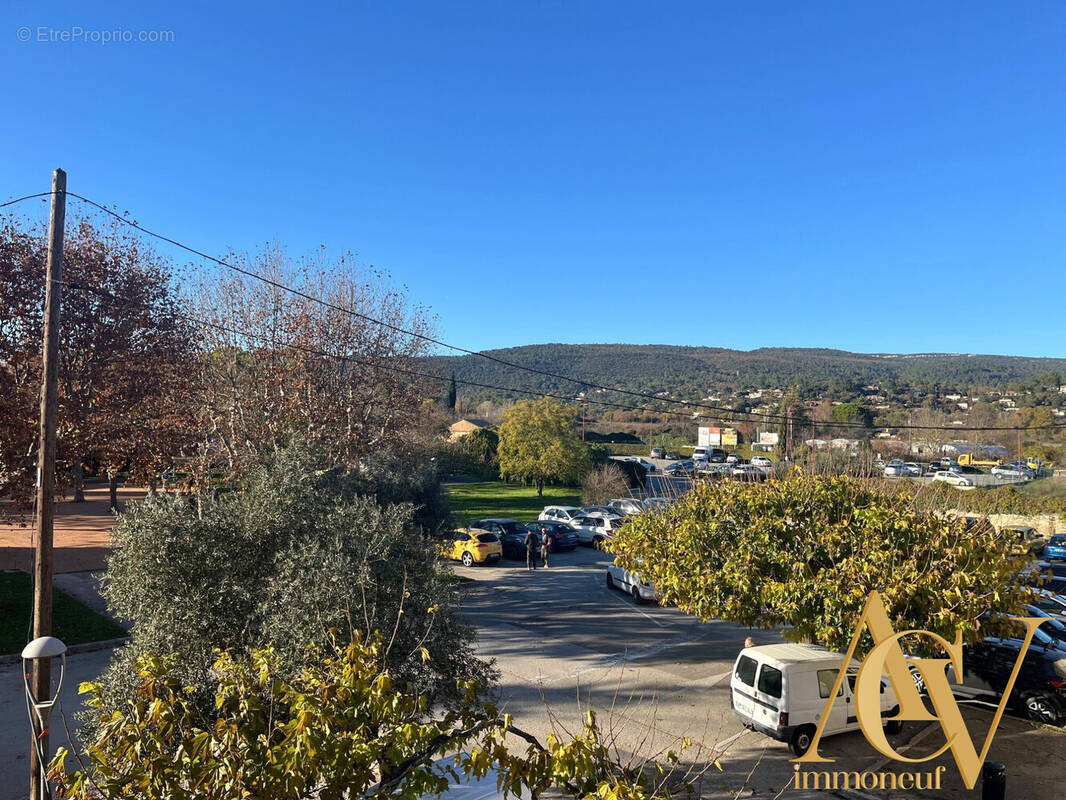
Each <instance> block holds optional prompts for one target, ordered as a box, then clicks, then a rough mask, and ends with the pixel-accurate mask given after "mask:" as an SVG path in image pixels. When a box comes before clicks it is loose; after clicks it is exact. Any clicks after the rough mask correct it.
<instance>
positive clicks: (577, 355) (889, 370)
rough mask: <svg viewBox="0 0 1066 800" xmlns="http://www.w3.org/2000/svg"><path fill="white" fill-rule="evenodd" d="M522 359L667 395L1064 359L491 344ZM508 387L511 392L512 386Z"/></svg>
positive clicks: (933, 377) (499, 381)
mask: <svg viewBox="0 0 1066 800" xmlns="http://www.w3.org/2000/svg"><path fill="white" fill-rule="evenodd" d="M486 352H487V353H489V354H491V355H493V356H495V357H496V358H500V359H503V360H505V361H510V362H513V363H516V364H520V365H522V366H525V367H530V368H533V369H538V370H543V371H545V372H554V373H558V374H562V375H571V376H574V377H578V378H581V379H584V380H588V381H589V382H591V383H596V384H601V385H604V386H610V387H612V388H620V389H628V390H635V391H641V392H647V393H651V394H655V393H658V392H669V393H671V395H672V396H673V397H675V398H676V397H697V398H699V397H704V396H706V395H707V394H708V393H717V392H722V391H736V390H741V389H759V388H785V387H788V386H791V385H793V384H794V383H796V382H797V381H800V382H802V383H804V384H806V385H808V386H810V387H811V388H815V389H823V388H827V387H828V386H829V383H830V381H833V380H846V381H849V382H857V383H859V384H880V383H896V384H903V385H907V386H931V385H938V386H939V387H940V388H941V389H951V388H958V389H967V388H977V387H981V388H1004V387H1007V386H1009V385H1011V384H1017V383H1025V382H1027V381H1031V380H1032V379H1034V378H1036V377H1037V376H1040V375H1046V374H1048V373H1058V374H1059V375H1064V374H1066V359H1059V358H1032V357H1028V356H998V355H969V354H947V353H921V354H913V355H900V354H891V353H884V354H869V353H850V352H847V351H844V350H830V349H817V348H760V349H757V350H749V351H743V350H727V349H724V348H719V347H680V346H674V345H633V344H583V345H569V344H538V345H526V346H523V347H511V348H504V349H501V350H490V351H486ZM428 364H429V365H430V366H431V367H432V368H433V369H434V370H435V371H436V372H438V373H439V374H442V375H448V374H450V373H451V372H454V373H455V376H456V379H457V380H458V381H460V382H462V381H473V382H477V383H484V384H494V385H498V386H504V387H509V388H515V389H524V390H527V391H534V392H557V393H560V394H571V395H572V394H577V393H578V392H580V391H581V387H580V386H579V385H577V384H574V383H572V382H570V381H563V380H559V379H557V378H552V377H548V376H544V375H536V374H533V373H530V372H525V371H520V370H516V369H514V368H512V367H508V366H505V365H503V364H499V363H495V362H493V361H490V360H488V359H485V358H481V357H479V356H471V355H467V356H435V357H431V358H429V359H428ZM460 393H461V395H463V397H464V399H465V400H466V401H468V402H469V401H470V400H483V399H498V398H501V397H505V396H508V393H507V392H502V391H497V390H491V389H480V388H477V387H470V386H461V387H460ZM511 396H513V397H517V396H518V393H512V394H511Z"/></svg>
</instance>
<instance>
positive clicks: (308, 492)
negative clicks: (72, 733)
mask: <svg viewBox="0 0 1066 800" xmlns="http://www.w3.org/2000/svg"><path fill="white" fill-rule="evenodd" d="M367 480H368V479H367V477H366V473H365V472H364V473H362V474H361V475H360V477H359V479H358V480H353V479H351V478H350V477H349V476H348V474H347V473H346V472H345V471H344V470H343V468H339V467H338V468H334V467H333V466H332V464H331V462H329V461H327V460H325V459H323V458H320V457H319V456H317V455H316V454H315V452H314V451H312V450H310V449H308V448H305V447H294V448H290V449H285V450H282V451H279V453H278V454H277V455H276V457H275V458H274V459H273V460H272V462H270V463H268V464H266V465H262V466H259V467H256V468H253V469H250V470H249V472H248V473H247V476H246V479H245V481H244V482H243V483H242V485H240V486H239V487H238V488H237V490H236V491H233V492H231V493H228V494H222V495H220V496H218V497H210V496H201V497H199V498H198V499H197V500H196V501H195V502H189V501H186V500H184V499H175V498H157V499H151V498H150V499H148V500H146V501H144V502H143V503H140V504H136V505H134V506H132V508H131V509H130V510H129V511H128V512H127V513H125V514H124V515H123V516H122V517H121V519H120V521H119V523H118V525H117V527H116V528H115V531H114V533H113V535H112V554H111V556H110V557H109V559H108V568H107V572H106V573H105V575H104V576H103V581H102V593H103V595H104V597H105V598H106V600H107V602H108V606H109V608H110V609H111V611H112V612H113V613H114V614H116V615H117V616H118V617H120V618H124V619H132V620H135V625H134V628H133V640H132V642H131V644H130V645H128V646H127V647H124V648H121V649H120V650H118V651H116V655H115V657H114V660H113V663H112V666H111V668H110V669H109V670H108V672H107V673H106V674H105V676H104V678H103V680H102V684H103V687H102V690H101V696H102V698H103V699H104V701H105V702H106V703H108V704H110V705H111V706H112V707H114V708H117V707H119V706H120V705H121V703H122V702H124V701H125V700H128V699H129V697H130V696H131V693H132V692H133V691H134V690H135V686H134V685H133V684H132V683H131V676H132V675H133V670H132V665H133V664H134V663H135V662H136V660H137V658H138V657H139V656H141V655H142V654H145V653H159V654H164V655H171V654H173V656H174V658H175V661H174V664H173V669H174V670H176V671H177V672H178V673H179V674H181V675H182V676H183V680H185V681H186V682H187V683H188V684H189V685H190V686H194V687H199V688H200V689H201V690H202V689H203V688H204V687H206V686H209V685H210V683H211V677H210V670H211V665H212V663H213V661H214V656H213V652H214V650H215V649H216V648H230V649H233V650H234V651H235V652H237V653H248V652H249V651H250V650H251V649H253V648H256V647H264V646H268V645H269V646H271V647H272V648H273V649H274V651H275V652H276V654H277V657H278V659H279V666H280V668H281V669H284V670H288V671H289V673H290V674H292V673H294V672H296V671H297V670H298V669H299V668H300V666H301V665H302V663H303V658H304V648H305V646H306V645H308V644H313V643H316V642H319V643H320V642H323V641H325V640H326V639H327V638H328V637H329V636H330V635H331V634H330V631H331V630H338V631H340V634H339V635H340V637H341V640H342V641H345V640H347V639H350V638H351V637H352V636H354V634H355V633H360V634H362V635H363V636H369V635H370V634H371V633H372V632H373V631H379V630H381V631H388V632H389V635H390V638H391V639H392V642H393V646H392V648H391V649H390V653H392V654H393V655H395V656H396V658H397V659H399V658H400V654H402V653H409V652H411V651H412V650H414V649H415V648H416V647H424V648H425V649H426V650H427V652H428V653H429V654H430V655H431V658H430V659H429V660H428V661H425V662H423V661H421V660H416V661H410V660H398V661H395V662H390V666H391V667H392V668H393V669H394V671H395V674H396V676H397V678H398V679H401V680H403V681H410V682H411V683H412V685H413V686H414V687H415V688H416V690H417V691H419V692H420V693H425V694H426V695H427V696H429V697H431V698H432V699H433V700H434V701H435V702H436V701H445V700H447V698H448V697H449V696H450V693H452V692H453V691H454V687H455V681H456V679H457V678H460V677H462V678H467V679H477V680H481V681H487V680H489V679H490V678H491V677H492V671H491V670H490V668H489V667H488V666H487V665H485V664H484V663H483V662H481V661H480V660H478V659H477V658H475V656H474V654H473V648H472V641H473V633H472V630H471V629H470V628H469V627H468V626H467V625H465V624H464V623H462V622H461V621H460V620H459V619H458V618H457V616H456V614H455V599H454V598H455V593H454V590H453V589H454V587H453V579H452V577H451V575H450V573H449V572H447V571H446V570H445V569H443V568H442V566H441V564H440V562H439V559H438V558H437V541H438V540H437V539H436V538H435V535H434V534H435V532H436V531H435V529H434V528H430V529H428V530H427V528H426V527H425V526H424V525H420V524H418V522H417V520H418V519H419V517H420V516H426V515H427V514H429V513H430V511H432V510H431V509H430V510H427V508H426V507H425V504H424V503H422V504H420V506H419V507H417V508H416V506H415V505H414V504H412V503H410V502H403V501H402V500H403V496H404V494H407V495H408V496H417V493H418V492H417V491H416V490H419V488H420V487H419V486H418V485H415V486H410V485H408V486H406V487H405V485H404V484H399V483H396V482H390V481H389V480H387V479H386V477H385V475H384V474H379V475H378V476H377V478H376V483H375V484H374V485H370V484H368V483H367ZM421 491H422V492H423V493H424V494H428V492H427V490H426V487H424V486H423V487H421ZM433 513H439V514H442V515H443V514H445V513H446V509H445V508H444V506H443V504H440V507H439V508H438V509H437V511H436V512H433ZM424 521H430V520H428V519H427V520H424ZM430 608H432V609H433V613H427V609H430ZM200 696H201V697H204V696H205V695H203V693H201V695H200Z"/></svg>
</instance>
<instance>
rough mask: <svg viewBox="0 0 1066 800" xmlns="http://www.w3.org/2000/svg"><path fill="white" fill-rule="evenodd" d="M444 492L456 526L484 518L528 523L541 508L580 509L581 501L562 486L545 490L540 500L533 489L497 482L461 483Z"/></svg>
mask: <svg viewBox="0 0 1066 800" xmlns="http://www.w3.org/2000/svg"><path fill="white" fill-rule="evenodd" d="M446 488H447V490H448V502H449V503H450V504H451V507H452V513H453V514H454V515H455V522H456V524H457V525H465V524H466V523H468V522H471V521H472V520H475V519H481V518H483V517H507V518H509V519H517V520H519V521H520V522H531V521H533V520H535V519H536V518H537V515H538V514H540V512H541V509H542V508H544V506H580V505H581V497H580V496H579V495H578V494H577V492H576V491H575V490H574V489H572V488H568V487H564V486H545V487H544V496H543V497H537V487H535V486H522V485H521V484H518V483H501V482H500V481H484V482H482V483H461V484H455V485H454V486H448V487H446Z"/></svg>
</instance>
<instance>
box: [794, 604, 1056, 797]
mask: <svg viewBox="0 0 1066 800" xmlns="http://www.w3.org/2000/svg"><path fill="white" fill-rule="evenodd" d="M1013 619H1015V620H1017V621H1018V622H1021V623H1022V624H1024V625H1025V628H1026V631H1025V642H1024V644H1023V645H1022V648H1021V650H1019V651H1018V657H1017V658H1016V659H1015V661H1014V669H1013V670H1012V671H1011V674H1010V680H1008V681H1007V685H1006V687H1005V688H1004V690H1003V696H1002V697H1001V698H1000V701H999V706H998V707H997V708H996V714H995V716H994V717H993V718H992V726H991V727H990V728H989V729H988V734H987V735H986V736H985V741H984V744H983V745H982V747H981V752H980V753H978V752H977V748H976V747H975V745H974V743H973V740H972V739H971V738H970V734H969V732H968V731H967V730H966V723H965V722H964V721H963V719H962V712H961V711H959V705H958V703H957V702H956V701H955V696H954V695H953V694H952V692H951V686H950V684H949V683H948V678H947V674H946V670H947V665H948V664H949V663H950V664H951V666H952V667H953V668H954V670H955V674H956V675H963V674H964V672H963V667H962V634H961V633H957V634H956V635H955V641H954V643H951V642H948V641H947V640H946V639H944V638H943V637H942V636H939V635H937V634H935V633H932V632H930V631H923V630H909V631H900V632H899V633H897V632H896V631H894V630H893V629H892V622H891V621H890V620H889V618H888V613H887V612H886V611H885V604H884V602H883V601H882V600H881V595H880V594H879V593H878V592H871V593H870V595H869V597H868V598H867V599H866V607H865V608H864V609H863V612H862V616H861V617H860V618H859V624H858V626H856V628H855V635H854V636H852V637H851V645H850V646H849V647H848V652H847V655H846V656H845V657H844V661H843V663H842V664H841V665H840V671H839V672H838V673H837V677H836V682H835V683H834V684H833V689H832V691H831V692H830V693H829V700H828V701H827V702H826V705H825V709H824V710H823V711H822V716H821V719H820V720H819V721H818V728H817V730H816V731H815V734H814V739H813V740H812V741H811V746H810V749H808V750H807V752H806V753H805V754H804V755H803V756H801V757H800V758H794V759H792V760H793V761H795V762H798V763H797V764H796V766H795V769H796V773H795V775H794V778H795V784H794V788H797V789H849V788H854V789H896V788H899V789H939V788H940V776H941V772H942V771H943V770H944V767H937V769H936V772H935V773H933V772H926V773H924V775H923V774H922V773H920V772H919V773H913V772H901V773H899V774H897V773H894V772H881V773H874V772H828V771H810V772H807V771H801V764H804V763H807V764H809V763H832V762H833V759H831V758H823V757H822V756H820V755H819V754H818V742H819V740H820V739H821V738H822V731H823V730H824V728H825V724H826V721H827V720H828V719H829V712H830V709H831V708H832V705H833V701H834V700H835V699H836V696H837V693H838V692H840V690H841V686H842V684H843V681H844V677H845V673H846V671H847V668H848V665H849V664H850V663H851V660H852V658H853V656H854V655H855V646H856V645H857V644H858V643H859V636H860V634H861V633H862V630H863V627H864V626H865V627H867V628H868V629H869V631H870V635H871V636H872V637H873V640H874V648H873V649H872V650H871V651H870V652H869V654H867V656H866V658H864V659H863V661H862V666H861V667H860V668H859V673H858V675H857V676H856V678H855V689H854V696H855V715H856V717H858V722H859V727H860V728H861V729H862V732H863V735H864V736H865V737H866V739H867V741H869V742H870V744H871V745H873V746H874V748H875V749H876V750H877V752H879V753H880V754H881V755H883V756H886V757H888V758H891V759H893V760H894V761H900V762H903V763H906V764H920V763H922V762H925V761H931V760H932V759H934V758H937V757H939V756H940V755H941V754H942V753H944V752H945V751H946V750H949V749H950V750H951V754H952V756H954V758H955V765H956V766H957V767H958V769H959V775H960V776H962V781H963V783H964V784H966V788H967V789H973V787H974V785H975V784H976V783H977V777H978V775H979V774H980V772H981V764H982V763H983V762H984V760H985V756H986V755H987V754H988V748H989V747H990V746H991V744H992V737H993V736H995V733H996V728H998V727H999V721H1000V719H1001V718H1002V717H1003V710H1004V709H1005V708H1006V705H1007V699H1008V698H1009V697H1010V693H1011V690H1012V689H1013V688H1014V682H1015V680H1017V678H1018V672H1019V670H1020V669H1021V666H1022V661H1023V660H1024V656H1025V653H1026V652H1027V651H1028V649H1029V643H1030V642H1031V641H1032V640H1033V634H1034V633H1036V629H1037V628H1038V627H1039V626H1040V623H1042V622H1046V621H1047V620H1046V619H1043V618H1041V617H1013ZM904 636H926V637H929V638H930V639H932V640H933V641H934V642H936V643H937V644H938V645H939V646H940V647H942V648H943V649H944V651H945V652H946V653H947V654H948V656H947V658H912V659H910V660H908V659H906V658H905V657H904V655H903V649H902V648H901V647H900V645H899V640H900V639H901V638H903V637H904ZM908 664H910V666H912V667H914V668H915V669H917V670H918V671H919V672H920V673H921V676H922V678H923V679H924V680H925V687H926V691H927V693H928V695H929V699H930V700H931V701H932V705H933V710H934V711H935V712H936V713H935V714H934V713H931V712H930V711H929V710H928V709H927V708H926V705H925V703H924V702H922V697H921V695H920V694H919V693H918V689H917V687H916V686H915V681H914V679H913V678H912V677H911V672H910V668H909V667H908ZM882 674H885V675H887V676H888V679H889V680H890V681H891V682H892V688H893V690H894V691H895V694H896V699H897V700H898V701H899V714H898V715H896V716H895V717H892V719H895V720H906V721H914V722H939V723H940V727H941V729H943V731H944V738H945V744H944V746H943V747H941V748H940V749H939V750H937V751H936V752H935V753H931V754H930V755H927V756H924V757H922V758H908V757H907V756H904V755H900V754H899V753H897V752H896V751H895V750H894V749H893V748H892V745H890V744H889V743H888V739H886V738H885V732H884V728H883V727H882V725H883V724H884V722H885V720H884V719H883V718H882V717H881V676H882ZM923 778H924V781H923V780H922V779H923Z"/></svg>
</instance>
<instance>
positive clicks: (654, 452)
mask: <svg viewBox="0 0 1066 800" xmlns="http://www.w3.org/2000/svg"><path fill="white" fill-rule="evenodd" d="M665 455H666V451H665V450H663V449H662V448H661V447H653V448H652V449H651V457H652V458H663V457H664V456H665Z"/></svg>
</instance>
